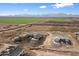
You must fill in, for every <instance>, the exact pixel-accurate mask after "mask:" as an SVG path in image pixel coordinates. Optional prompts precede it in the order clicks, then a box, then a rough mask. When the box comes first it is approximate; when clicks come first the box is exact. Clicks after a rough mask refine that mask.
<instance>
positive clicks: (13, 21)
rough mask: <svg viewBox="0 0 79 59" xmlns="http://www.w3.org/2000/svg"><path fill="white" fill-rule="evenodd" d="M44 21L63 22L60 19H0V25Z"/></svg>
mask: <svg viewBox="0 0 79 59" xmlns="http://www.w3.org/2000/svg"><path fill="white" fill-rule="evenodd" d="M44 21H49V22H50V21H51V22H65V20H64V19H63V18H62V19H61V18H60V19H53V18H0V23H10V24H28V23H36V22H37V23H39V22H44Z"/></svg>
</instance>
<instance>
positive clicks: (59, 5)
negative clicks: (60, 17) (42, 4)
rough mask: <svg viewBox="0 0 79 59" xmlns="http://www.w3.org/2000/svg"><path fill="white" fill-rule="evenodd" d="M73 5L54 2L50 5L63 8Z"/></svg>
mask: <svg viewBox="0 0 79 59" xmlns="http://www.w3.org/2000/svg"><path fill="white" fill-rule="evenodd" d="M73 5H74V4H73V3H56V4H54V5H51V6H53V7H56V8H63V7H70V6H73Z"/></svg>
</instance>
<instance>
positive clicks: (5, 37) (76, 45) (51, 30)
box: [0, 24, 79, 56]
mask: <svg viewBox="0 0 79 59" xmlns="http://www.w3.org/2000/svg"><path fill="white" fill-rule="evenodd" d="M77 25H79V24H77ZM78 31H79V27H78V26H77V27H76V26H41V25H39V26H38V25H27V24H20V25H19V24H17V25H16V24H0V43H3V44H4V43H5V44H13V40H14V38H15V37H17V36H23V35H24V34H27V33H28V32H42V33H44V34H47V37H46V39H45V41H44V42H43V44H42V45H40V46H38V47H32V46H30V45H29V44H27V43H22V44H21V47H22V48H23V49H24V50H25V52H26V53H27V52H28V53H29V52H30V54H31V53H32V55H36V56H57V55H60V56H61V55H71V56H72V55H76V56H77V55H78V56H79V38H78V39H76V35H75V34H74V32H78ZM59 35H62V36H66V37H69V38H70V40H71V41H72V43H73V45H72V46H62V47H58V48H56V47H54V44H53V43H52V40H53V39H54V37H55V36H59ZM6 46H7V45H6ZM2 47H3V45H0V48H1V49H4V48H2ZM1 49H0V50H1Z"/></svg>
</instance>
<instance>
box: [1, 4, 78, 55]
mask: <svg viewBox="0 0 79 59" xmlns="http://www.w3.org/2000/svg"><path fill="white" fill-rule="evenodd" d="M5 5H7V7H5ZM42 5H43V6H42ZM62 5H63V6H62ZM1 6H3V7H1ZM15 6H16V7H15ZM38 6H40V7H39V8H40V10H41V9H42V10H41V11H40V10H39V8H37V7H38ZM53 6H54V7H53ZM72 6H73V7H72ZM78 6H79V4H67V3H66V4H62V3H58V4H55V3H38V4H35V3H27V4H23V3H22V4H18V3H17V4H0V7H1V8H2V9H0V56H79V14H78V10H79V7H78ZM26 7H27V8H28V9H31V8H33V9H32V11H29V10H28V9H25V8H26ZM71 7H72V9H71ZM76 7H78V9H76V10H75V8H76ZM7 8H8V9H9V10H8V9H7ZM17 8H18V9H17ZM22 8H24V9H23V10H22V11H21V9H22ZM35 8H37V9H35ZM47 8H48V9H47ZM64 8H65V9H64ZM13 9H14V10H13ZM59 10H60V11H59ZM62 11H64V12H66V13H69V12H70V14H66V13H63V12H62ZM7 12H8V13H7ZM26 12H27V13H26ZM52 12H57V13H52ZM71 12H72V13H71ZM16 13H17V14H16ZM19 13H20V14H19ZM28 13H29V14H28ZM30 13H32V14H30Z"/></svg>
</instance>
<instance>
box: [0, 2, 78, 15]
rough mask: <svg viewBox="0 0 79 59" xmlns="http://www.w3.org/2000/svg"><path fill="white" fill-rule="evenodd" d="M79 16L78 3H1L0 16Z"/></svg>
mask: <svg viewBox="0 0 79 59" xmlns="http://www.w3.org/2000/svg"><path fill="white" fill-rule="evenodd" d="M57 13H64V14H78V15H79V4H78V3H76V4H74V3H0V15H17V14H57Z"/></svg>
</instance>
